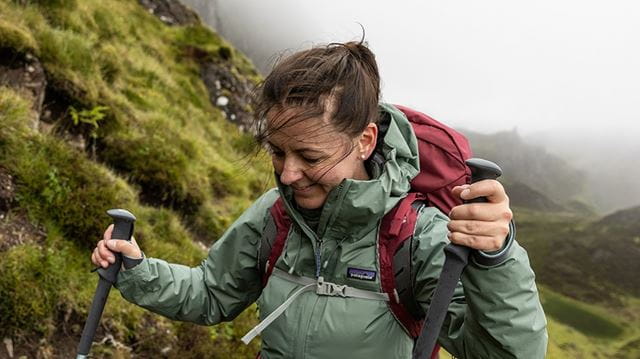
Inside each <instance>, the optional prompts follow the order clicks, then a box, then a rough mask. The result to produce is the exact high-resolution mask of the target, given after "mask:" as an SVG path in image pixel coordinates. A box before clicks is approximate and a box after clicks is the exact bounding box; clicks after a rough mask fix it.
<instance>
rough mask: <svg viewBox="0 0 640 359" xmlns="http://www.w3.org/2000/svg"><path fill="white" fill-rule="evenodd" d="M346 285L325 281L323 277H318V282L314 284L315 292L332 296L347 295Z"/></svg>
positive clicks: (344, 296)
mask: <svg viewBox="0 0 640 359" xmlns="http://www.w3.org/2000/svg"><path fill="white" fill-rule="evenodd" d="M346 291H347V286H346V285H339V284H335V283H331V282H325V281H324V278H323V277H318V284H317V285H316V294H318V295H328V296H332V297H343V298H346V297H347V293H346Z"/></svg>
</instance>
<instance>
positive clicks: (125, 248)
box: [91, 224, 142, 268]
mask: <svg viewBox="0 0 640 359" xmlns="http://www.w3.org/2000/svg"><path fill="white" fill-rule="evenodd" d="M111 233H113V224H112V225H110V226H109V227H107V230H106V231H104V235H103V239H102V240H101V241H99V242H98V244H97V245H96V248H95V249H94V250H93V253H92V254H91V262H93V264H94V265H95V266H97V267H102V268H107V267H108V266H109V264H111V263H114V262H115V261H116V256H115V254H114V253H115V252H118V253H122V254H123V255H125V256H127V257H130V258H142V251H141V250H140V247H138V243H136V239H135V238H133V237H131V242H129V241H124V240H118V239H111Z"/></svg>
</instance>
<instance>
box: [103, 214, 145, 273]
mask: <svg viewBox="0 0 640 359" xmlns="http://www.w3.org/2000/svg"><path fill="white" fill-rule="evenodd" d="M107 214H108V215H109V216H111V218H113V232H111V238H112V239H121V240H125V241H130V240H131V236H132V235H133V223H134V222H135V221H136V217H135V216H134V215H133V214H131V212H129V211H127V210H126V209H110V210H108V211H107ZM115 257H116V260H115V262H114V263H111V264H110V265H109V266H108V267H107V268H100V269H98V274H100V277H101V278H104V279H105V280H106V281H108V282H109V283H111V284H115V282H116V280H117V279H118V272H120V267H121V266H122V254H120V253H115Z"/></svg>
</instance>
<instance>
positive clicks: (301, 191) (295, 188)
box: [291, 184, 314, 193]
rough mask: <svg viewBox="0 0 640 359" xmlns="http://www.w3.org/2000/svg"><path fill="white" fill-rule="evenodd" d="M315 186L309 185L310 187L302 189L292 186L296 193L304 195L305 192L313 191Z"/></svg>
mask: <svg viewBox="0 0 640 359" xmlns="http://www.w3.org/2000/svg"><path fill="white" fill-rule="evenodd" d="M313 186H314V185H312V184H311V185H308V186H302V187H298V186H291V187H292V188H293V190H294V191H296V192H297V193H304V192H308V191H309V190H311V188H312V187H313Z"/></svg>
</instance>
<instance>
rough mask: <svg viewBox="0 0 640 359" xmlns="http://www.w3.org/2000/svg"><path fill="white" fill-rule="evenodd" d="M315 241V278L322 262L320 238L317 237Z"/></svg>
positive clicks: (318, 275) (317, 276) (318, 273)
mask: <svg viewBox="0 0 640 359" xmlns="http://www.w3.org/2000/svg"><path fill="white" fill-rule="evenodd" d="M316 243H317V244H318V245H317V246H316V278H319V277H320V269H321V263H322V238H317V240H316Z"/></svg>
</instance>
